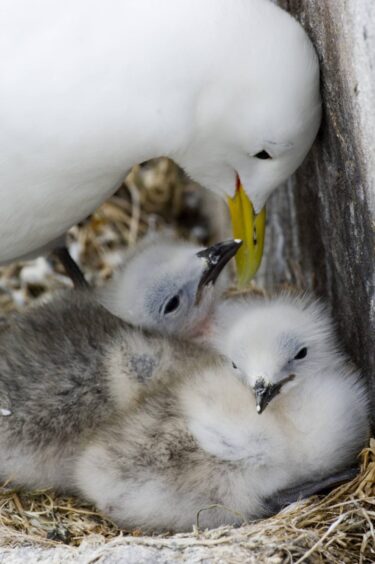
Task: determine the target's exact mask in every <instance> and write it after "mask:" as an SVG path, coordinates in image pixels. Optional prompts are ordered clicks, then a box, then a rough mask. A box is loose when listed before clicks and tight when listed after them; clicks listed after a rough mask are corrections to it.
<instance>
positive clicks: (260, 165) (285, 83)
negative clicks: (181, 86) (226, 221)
mask: <svg viewBox="0 0 375 564" xmlns="http://www.w3.org/2000/svg"><path fill="white" fill-rule="evenodd" d="M215 4H217V6H216V10H215V17H214V18H213V21H205V22H200V21H197V26H196V27H197V30H196V33H195V34H194V42H195V43H196V46H194V47H193V48H194V49H201V65H204V64H206V65H207V68H205V72H204V79H202V81H201V83H200V88H199V94H198V96H197V103H196V108H195V115H194V119H193V120H192V127H191V138H190V139H188V144H187V143H186V144H185V145H184V146H182V147H181V148H180V149H179V150H177V151H176V152H175V153H174V154H172V155H171V156H172V158H174V159H175V160H176V161H177V162H178V163H179V164H180V165H181V166H182V167H183V168H184V169H185V170H186V171H187V173H188V174H189V175H191V176H192V177H193V178H194V179H195V180H196V181H198V182H199V183H200V184H202V186H205V187H207V188H210V189H212V190H214V191H215V192H221V193H222V194H223V195H226V196H233V195H234V193H235V187H236V176H237V175H238V176H239V178H240V181H241V184H242V185H243V187H244V189H245V192H246V193H247V195H248V196H249V198H250V200H251V201H252V203H253V207H254V209H255V211H256V212H257V213H258V212H259V211H260V210H261V209H262V207H263V206H264V204H265V202H266V200H267V198H268V196H269V194H270V193H271V192H272V191H273V190H274V189H275V188H276V187H277V186H278V185H280V184H281V183H282V182H283V181H284V180H285V179H286V178H288V177H289V176H290V175H291V174H292V173H293V172H294V171H295V170H296V169H297V167H298V166H299V165H300V164H301V162H302V161H303V159H304V158H305V156H306V154H307V152H308V150H309V149H310V147H311V145H312V143H313V140H314V138H315V136H316V133H317V131H318V128H319V124H320V118H321V100H320V93H319V63H318V58H317V56H316V53H315V51H314V48H313V46H312V44H311V42H310V39H309V38H308V36H307V34H306V32H305V31H304V30H303V28H302V27H301V26H300V24H299V23H297V21H296V20H294V19H293V18H292V17H291V16H290V15H289V14H288V13H287V12H285V11H283V10H281V9H280V8H278V7H277V6H276V5H275V4H273V3H271V2H268V1H266V0H251V1H247V2H245V1H238V2H228V1H227V2H225V1H221V2H220V0H219V2H217V3H216V2H215ZM213 5H214V3H213ZM202 37H203V40H204V43H203V42H202V44H201V41H203V40H202Z"/></svg>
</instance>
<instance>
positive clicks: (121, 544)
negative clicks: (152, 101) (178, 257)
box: [0, 159, 375, 564]
mask: <svg viewBox="0 0 375 564" xmlns="http://www.w3.org/2000/svg"><path fill="white" fill-rule="evenodd" d="M202 194H203V195H202ZM205 198H206V196H205V195H204V193H202V190H201V189H197V187H196V186H195V185H194V184H193V183H192V182H190V181H188V180H187V179H185V178H184V177H183V175H182V173H181V171H179V170H178V169H177V168H176V167H175V166H174V165H173V164H172V163H170V162H169V161H168V160H166V159H159V160H157V161H154V162H152V163H147V164H146V165H145V166H142V167H136V168H135V169H134V170H133V171H132V173H131V174H130V175H129V177H128V178H127V179H126V181H125V182H124V184H123V186H122V187H121V189H120V190H119V191H118V192H117V193H116V194H115V195H114V196H113V197H112V198H111V199H110V200H109V201H108V202H106V203H105V204H103V205H102V206H101V207H100V208H99V209H98V210H97V211H96V212H95V213H94V214H93V215H91V216H90V217H89V218H87V219H86V220H85V221H83V222H82V223H81V224H80V225H79V226H76V227H74V228H73V229H71V230H70V232H69V234H68V247H69V250H70V252H71V254H72V255H73V257H74V258H75V259H76V260H77V262H78V263H79V264H80V265H81V267H82V269H83V271H84V272H85V275H86V277H87V279H88V281H89V283H91V284H93V285H100V284H102V283H103V281H105V280H106V279H107V278H109V277H110V276H111V275H112V272H113V270H115V269H116V267H117V266H118V265H119V264H120V263H121V256H122V253H123V250H124V248H125V247H127V246H131V245H133V244H134V243H135V242H136V241H137V240H138V239H139V238H140V237H142V236H143V235H144V234H145V233H146V232H148V231H150V230H151V231H152V230H158V229H161V228H166V227H168V228H169V229H172V230H174V231H175V232H176V233H177V234H178V235H179V236H182V237H188V238H190V239H192V240H195V241H197V242H200V243H206V242H208V241H209V240H210V237H211V235H212V230H213V227H212V225H211V224H210V221H209V217H207V216H205V214H204V208H205V202H204V199H205ZM70 285H71V282H70V280H69V279H68V278H67V277H66V276H65V275H64V272H63V270H62V268H61V265H60V264H59V262H58V261H57V260H56V259H55V258H54V257H49V258H47V259H46V258H38V259H37V260H35V261H29V262H22V263H15V264H12V265H9V266H6V267H3V268H1V269H0V315H3V316H4V317H6V315H8V313H9V312H10V311H12V310H16V311H21V310H22V309H23V308H24V307H26V306H28V305H29V304H30V303H32V302H36V301H38V300H39V299H41V298H44V297H45V296H47V295H49V294H50V293H52V292H53V291H55V290H56V289H57V288H61V287H65V286H70ZM0 320H1V319H0ZM208 510H209V509H208ZM374 523H375V440H372V441H371V443H370V446H369V447H368V448H366V449H365V450H364V451H363V452H362V454H361V470H360V474H359V475H358V476H357V477H356V478H355V479H354V480H353V481H351V482H350V483H347V484H345V485H343V486H340V487H339V488H337V489H335V490H334V491H332V492H331V493H330V494H329V495H327V496H325V497H323V498H319V497H316V496H315V497H313V498H310V499H308V500H304V501H301V502H298V503H296V504H293V505H291V506H290V507H288V508H287V509H286V510H284V511H283V512H281V513H279V514H278V515H275V516H274V517H272V518H268V519H264V520H261V521H257V522H253V523H250V524H244V525H243V526H242V527H238V528H230V527H222V528H219V529H215V530H212V531H202V530H200V526H199V515H197V521H196V524H195V527H194V528H193V530H192V532H191V533H186V534H178V535H156V536H144V535H143V534H142V531H138V530H135V531H124V530H119V529H118V527H117V526H116V525H115V524H114V523H112V522H111V521H110V520H109V519H108V518H106V517H105V516H103V515H101V514H100V513H98V512H97V511H96V509H95V508H94V507H92V506H90V505H89V504H87V503H85V502H83V501H82V500H79V499H76V498H71V497H61V496H58V495H57V494H56V493H54V492H52V491H47V490H46V491H34V492H23V491H18V490H14V489H11V488H10V486H9V485H8V484H3V485H2V487H1V488H0V561H2V558H3V555H5V556H4V557H5V558H6V557H7V555H8V556H9V558H10V559H11V560H12V562H24V561H36V560H38V561H43V560H44V561H47V562H50V561H52V559H53V560H54V561H55V562H60V561H69V562H77V561H84V562H94V561H95V562H97V561H100V560H102V559H103V560H105V561H108V560H107V558H108V559H110V558H111V557H113V560H114V561H126V560H129V561H132V562H138V561H150V562H156V561H158V562H175V561H176V560H181V561H191V562H193V561H194V562H201V561H203V560H205V561H209V562H234V563H235V562H238V563H240V562H241V563H242V562H245V561H246V562H257V563H261V562H267V563H268V562H274V563H281V562H294V563H297V562H298V563H300V562H334V563H337V562H340V563H341V562H347V563H356V562H359V563H363V564H365V563H367V562H374V561H375V532H374ZM25 551H26V552H25ZM116 558H117V560H116ZM81 559H82V560H81Z"/></svg>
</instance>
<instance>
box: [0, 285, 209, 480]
mask: <svg viewBox="0 0 375 564" xmlns="http://www.w3.org/2000/svg"><path fill="white" fill-rule="evenodd" d="M189 347H190V345H189V344H188V343H185V344H184V343H178V342H176V343H175V342H174V341H173V342H172V341H168V340H166V339H162V338H161V337H158V336H153V335H146V334H145V333H143V332H142V331H140V330H137V329H135V328H133V327H131V326H129V325H127V324H126V323H125V322H123V321H121V320H120V319H118V318H117V317H115V316H113V315H112V314H111V313H109V312H108V311H107V310H105V309H104V308H103V307H102V306H101V305H100V304H98V303H97V302H96V301H95V299H94V298H93V296H92V295H91V293H90V292H87V291H79V290H70V291H65V292H63V293H61V295H58V296H55V297H54V298H53V300H52V301H50V302H49V303H46V304H44V305H42V306H39V307H35V308H31V309H30V310H29V311H28V312H27V313H26V314H25V315H18V316H16V317H15V318H14V319H13V321H12V323H11V324H10V325H9V327H8V328H7V329H6V330H4V331H2V332H0V479H4V480H5V479H7V478H11V479H12V480H13V481H14V482H15V483H18V484H20V485H24V486H29V487H49V486H52V487H55V488H58V489H62V490H71V489H72V482H71V474H72V461H73V460H74V458H75V457H76V456H77V454H78V453H79V452H81V449H82V448H83V445H84V444H85V442H86V441H87V440H88V439H89V438H90V437H91V435H92V434H93V433H95V432H97V430H98V429H100V428H103V426H105V424H106V422H108V421H111V420H112V419H113V417H114V413H116V411H118V410H120V411H121V410H125V409H127V408H128V407H129V406H130V405H132V404H133V403H134V402H136V401H137V400H139V398H140V397H141V396H142V394H143V393H144V392H145V390H151V389H152V388H153V386H154V385H156V383H157V382H158V380H165V381H168V380H169V379H173V378H174V377H175V375H176V377H177V375H178V371H179V368H178V366H179V362H178V359H179V358H180V357H181V358H182V360H181V361H180V364H181V366H184V367H185V363H186V359H187V358H189V357H192V360H191V361H189V362H190V364H191V366H192V369H193V366H194V356H195V355H196V354H197V350H198V347H193V348H192V349H191V350H190V348H189ZM205 354H206V353H205Z"/></svg>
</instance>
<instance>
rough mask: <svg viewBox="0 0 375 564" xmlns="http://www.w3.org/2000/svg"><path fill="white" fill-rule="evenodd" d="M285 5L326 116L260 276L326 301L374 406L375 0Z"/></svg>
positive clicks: (286, 1)
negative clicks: (305, 39)
mask: <svg viewBox="0 0 375 564" xmlns="http://www.w3.org/2000/svg"><path fill="white" fill-rule="evenodd" d="M278 4H279V5H280V6H281V7H283V8H285V9H286V10H288V11H289V12H291V13H292V14H293V15H294V16H295V17H296V18H297V19H298V20H299V21H300V22H301V23H302V25H303V26H304V28H305V29H306V31H307V33H308V34H309V36H310V37H311V39H312V41H313V43H314V45H315V46H316V49H317V52H318V56H319V59H320V63H321V79H322V96H323V106H324V110H323V111H324V117H323V123H322V127H321V130H320V133H319V134H318V138H317V141H316V142H315V145H314V147H313V149H312V151H311V153H310V154H309V156H308V158H307V159H306V161H305V163H304V164H303V165H302V167H301V168H300V169H299V170H298V171H297V173H296V174H295V175H294V177H293V178H292V179H291V180H290V181H289V182H288V183H287V185H286V186H284V187H282V188H280V189H279V190H277V191H276V193H275V194H274V196H273V197H272V199H271V202H270V204H269V207H268V217H269V223H270V227H271V229H269V230H268V231H269V232H268V242H267V248H266V250H265V251H266V252H265V255H266V262H265V265H264V267H263V274H262V277H263V281H265V284H266V285H267V286H274V285H275V284H283V283H288V284H291V285H293V286H298V287H303V288H310V289H313V290H314V291H315V292H316V293H317V294H318V295H320V296H323V297H325V298H327V299H328V301H329V302H330V304H331V306H332V310H333V315H334V317H335V319H336V320H337V323H338V330H339V333H340V335H341V338H342V340H343V343H344V345H345V346H346V347H347V350H348V352H349V353H350V354H351V356H352V358H353V359H354V360H355V362H356V363H357V364H358V365H359V366H360V368H361V369H362V370H363V372H364V374H365V375H366V377H367V378H368V381H369V383H370V386H371V397H372V405H373V407H375V346H374V345H375V295H374V280H375V252H374V242H375V237H374V225H375V223H374V222H375V27H374V25H373V22H374V21H375V2H373V0H360V1H358V2H353V1H352V0H340V1H337V0H332V1H329V2H318V1H317V0H303V1H302V2H301V1H300V0H279V1H278ZM372 413H373V414H374V419H373V423H375V410H374V409H372Z"/></svg>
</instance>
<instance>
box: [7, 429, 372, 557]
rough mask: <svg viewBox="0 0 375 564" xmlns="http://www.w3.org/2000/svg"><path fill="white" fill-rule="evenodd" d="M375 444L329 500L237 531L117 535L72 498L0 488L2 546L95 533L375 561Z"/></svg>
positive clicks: (106, 537) (76, 541) (166, 543)
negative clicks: (358, 468) (348, 478)
mask: <svg viewBox="0 0 375 564" xmlns="http://www.w3.org/2000/svg"><path fill="white" fill-rule="evenodd" d="M374 526H375V440H372V441H371V445H370V447H369V448H367V449H365V450H364V451H363V452H362V454H361V471H360V474H359V475H358V476H357V477H356V478H355V479H354V480H353V481H351V482H349V483H347V484H345V485H343V486H340V487H339V488H337V489H335V490H334V491H332V492H331V493H330V494H329V495H327V496H325V497H323V498H318V497H313V498H310V499H309V500H306V501H303V502H299V503H296V504H294V505H292V506H290V507H289V508H288V509H287V510H285V511H284V512H282V513H279V514H278V515H275V516H274V517H271V518H269V519H264V520H262V521H258V522H255V523H251V524H247V525H244V526H242V527H239V528H235V529H232V528H229V527H222V528H220V529H216V530H213V531H200V530H199V528H195V530H193V531H192V533H190V534H179V535H174V536H172V535H158V536H152V537H146V536H142V533H141V531H137V530H136V531H120V530H119V529H118V528H117V527H116V526H115V525H114V524H113V523H112V522H110V521H109V520H108V519H106V518H105V517H103V516H102V515H100V514H99V513H98V512H97V511H95V509H94V508H93V507H91V506H89V505H87V504H85V503H82V502H80V501H79V500H77V499H74V498H66V497H59V496H57V495H56V494H54V493H52V492H49V491H44V492H30V493H21V492H18V491H15V490H7V488H6V487H5V488H3V489H2V490H0V545H2V546H20V545H42V546H59V545H61V543H66V544H68V545H69V546H70V547H72V550H74V549H73V547H76V546H79V545H80V544H81V542H82V541H84V540H87V539H88V538H90V537H91V536H92V535H96V542H97V544H100V545H105V546H106V545H108V546H111V542H112V541H115V540H117V541H119V542H121V543H122V544H123V545H130V544H133V545H134V544H137V545H142V546H157V547H159V548H163V547H170V546H175V545H176V543H178V546H179V549H180V550H184V549H187V548H192V547H196V546H199V547H205V546H206V547H210V548H214V547H224V546H227V547H230V546H231V545H233V546H238V545H239V544H240V545H241V548H242V549H244V548H245V549H248V550H251V553H252V555H254V556H256V557H257V558H258V561H259V562H261V561H262V562H263V561H267V560H268V559H270V558H271V557H272V558H274V557H278V558H279V560H275V561H280V562H294V563H300V562H332V563H337V562H345V563H348V564H349V563H350V564H352V563H357V562H358V563H363V564H365V563H369V562H374V561H375V532H374Z"/></svg>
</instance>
